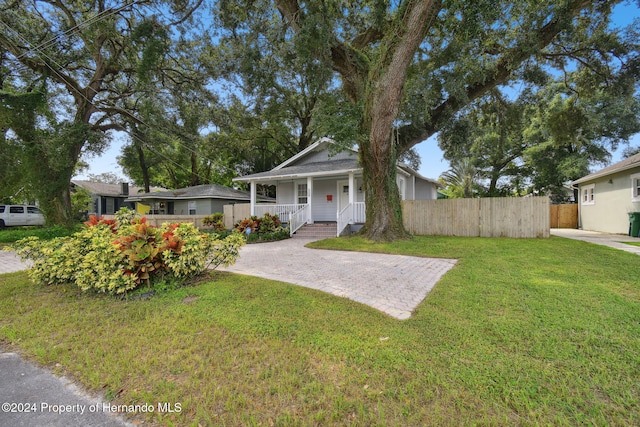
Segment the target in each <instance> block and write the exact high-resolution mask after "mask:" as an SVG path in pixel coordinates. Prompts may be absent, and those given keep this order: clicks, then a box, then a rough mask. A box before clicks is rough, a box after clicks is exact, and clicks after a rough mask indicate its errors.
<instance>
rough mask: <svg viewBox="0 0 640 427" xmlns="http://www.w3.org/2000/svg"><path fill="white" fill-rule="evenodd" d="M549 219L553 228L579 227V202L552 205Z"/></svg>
mask: <svg viewBox="0 0 640 427" xmlns="http://www.w3.org/2000/svg"><path fill="white" fill-rule="evenodd" d="M549 220H550V223H549V226H550V227H551V228H578V204H577V203H571V204H564V205H551V209H550V213H549Z"/></svg>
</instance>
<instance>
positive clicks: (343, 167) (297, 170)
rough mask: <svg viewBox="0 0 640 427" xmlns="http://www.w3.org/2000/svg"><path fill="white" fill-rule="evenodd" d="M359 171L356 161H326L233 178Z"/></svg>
mask: <svg viewBox="0 0 640 427" xmlns="http://www.w3.org/2000/svg"><path fill="white" fill-rule="evenodd" d="M359 169H361V167H360V165H359V164H358V160H357V159H342V160H328V161H324V162H315V163H307V164H304V165H298V166H288V167H284V168H282V169H278V170H270V171H267V172H260V173H254V174H252V175H245V176H242V177H239V178H235V179H234V181H250V180H253V179H269V178H287V177H294V176H297V175H304V176H307V175H314V174H322V173H327V172H341V171H345V172H346V171H355V170H359Z"/></svg>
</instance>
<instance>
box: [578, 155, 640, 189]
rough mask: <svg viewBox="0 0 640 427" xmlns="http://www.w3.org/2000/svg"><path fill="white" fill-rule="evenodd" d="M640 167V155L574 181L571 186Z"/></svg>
mask: <svg viewBox="0 0 640 427" xmlns="http://www.w3.org/2000/svg"><path fill="white" fill-rule="evenodd" d="M636 167H640V153H638V154H636V155H634V156H631V157H628V158H626V159H624V160H622V161H620V162H618V163H614V164H612V165H611V166H607V167H606V168H604V169H600V170H599V171H597V172H594V173H592V174H589V175H587V176H584V177H582V178H580V179H577V180H575V181H573V182H572V183H571V184H572V185H576V184H582V183H583V182H588V181H593V180H594V179H598V178H602V177H603V176H607V175H611V174H614V173H618V172H623V171H626V170H628V169H633V168H636Z"/></svg>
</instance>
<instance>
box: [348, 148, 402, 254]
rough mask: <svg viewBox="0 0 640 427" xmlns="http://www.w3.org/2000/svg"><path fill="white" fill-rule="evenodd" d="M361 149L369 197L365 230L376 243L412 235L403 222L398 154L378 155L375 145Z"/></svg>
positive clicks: (364, 232)
mask: <svg viewBox="0 0 640 427" xmlns="http://www.w3.org/2000/svg"><path fill="white" fill-rule="evenodd" d="M361 148H362V150H360V162H361V163H362V166H363V181H364V188H365V194H366V197H367V203H366V215H367V220H366V223H365V225H364V227H363V229H362V233H363V234H364V235H365V236H366V237H367V238H368V239H371V240H374V241H376V242H379V241H393V240H398V239H403V238H408V237H410V235H409V233H408V232H407V231H406V230H405V229H404V225H403V223H402V205H401V200H400V193H399V191H398V185H397V183H396V177H397V170H396V167H397V166H396V156H395V155H394V154H393V152H392V151H388V152H387V153H382V155H380V154H379V155H378V156H375V155H373V150H372V149H371V148H369V147H361Z"/></svg>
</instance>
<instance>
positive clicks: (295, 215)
mask: <svg viewBox="0 0 640 427" xmlns="http://www.w3.org/2000/svg"><path fill="white" fill-rule="evenodd" d="M298 206H300V208H299V209H298V210H297V211H295V212H292V213H291V215H290V218H289V235H290V236H293V233H295V232H296V231H298V230H299V229H300V227H302V226H303V225H305V224H306V223H307V220H308V219H309V205H298Z"/></svg>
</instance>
